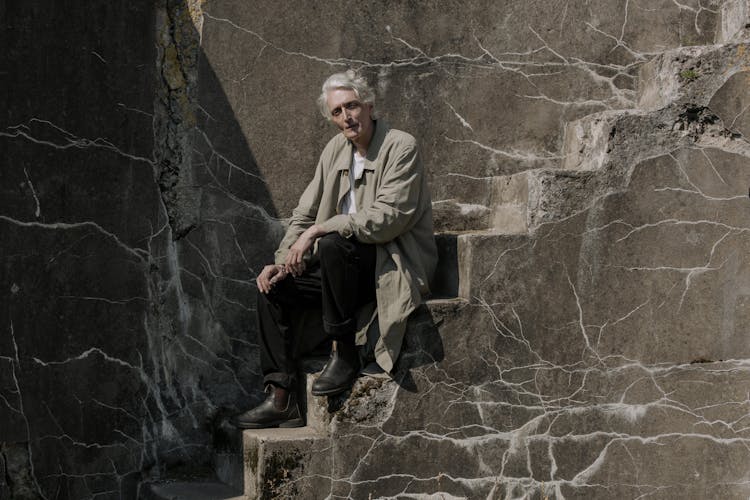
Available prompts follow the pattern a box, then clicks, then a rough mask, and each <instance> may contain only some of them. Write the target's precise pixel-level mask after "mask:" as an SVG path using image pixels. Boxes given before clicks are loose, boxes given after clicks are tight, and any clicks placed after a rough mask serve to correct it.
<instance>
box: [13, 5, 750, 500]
mask: <svg viewBox="0 0 750 500" xmlns="http://www.w3.org/2000/svg"><path fill="white" fill-rule="evenodd" d="M3 12H4V15H3V17H4V20H6V19H7V20H6V21H5V22H6V24H7V26H8V28H9V29H8V30H7V33H6V34H5V35H4V36H3V41H4V44H3V45H4V47H5V48H6V50H4V52H3V54H2V55H0V58H1V59H0V85H2V86H3V87H4V88H7V89H9V92H8V93H7V94H6V95H7V96H8V99H7V102H4V104H5V106H4V109H6V113H5V114H4V115H3V116H2V118H0V157H2V158H4V159H5V163H4V164H3V167H2V168H1V169H0V180H2V182H0V190H1V191H2V197H1V198H0V199H2V203H0V245H2V248H1V250H2V255H3V265H2V267H0V270H1V271H0V287H1V289H2V297H3V299H4V300H3V302H4V304H6V306H5V307H4V308H2V310H0V311H1V312H0V325H1V326H0V328H2V331H3V334H2V335H0V472H1V473H0V498H5V497H10V498H48V499H58V498H59V499H64V498H76V499H83V498H97V499H130V498H136V497H137V495H138V490H139V487H140V485H141V483H142V482H143V481H144V480H148V479H151V478H158V477H163V476H165V475H170V474H179V475H181V477H192V476H207V475H210V474H211V473H212V470H211V463H210V462H211V460H212V452H213V451H214V449H215V448H216V447H217V443H216V440H218V439H220V435H221V432H219V431H218V430H219V429H221V428H222V426H225V425H226V424H225V422H224V421H223V419H224V417H226V415H228V414H230V413H232V412H234V411H237V410H238V409H240V408H243V409H244V408H247V407H248V406H250V405H252V404H254V403H256V402H258V401H259V400H260V398H261V397H262V394H261V392H260V389H261V388H260V386H259V373H258V372H259V367H258V359H257V346H256V344H255V335H254V330H253V329H254V326H253V324H254V306H253V304H254V294H255V288H254V278H255V274H256V273H257V272H258V270H259V269H260V267H261V266H262V265H263V264H264V263H266V262H268V261H269V259H270V256H271V252H272V250H273V249H274V247H275V244H276V242H277V241H278V239H279V237H280V236H281V233H282V231H283V218H284V217H286V216H288V215H289V213H290V211H291V208H292V207H293V206H294V204H295V203H296V200H297V198H298V196H299V193H300V192H301V190H302V188H303V187H304V185H305V183H306V182H307V180H308V179H309V178H310V176H311V175H312V169H313V167H314V164H315V162H316V160H317V156H318V154H319V152H320V150H321V149H322V147H323V145H324V144H325V143H326V142H327V141H328V139H329V138H330V137H331V136H332V135H333V133H334V131H333V129H332V128H331V127H330V126H329V125H327V124H326V123H324V122H323V120H322V119H321V117H320V116H319V115H318V114H317V110H316V109H315V105H314V99H315V98H316V96H317V92H318V89H319V85H320V83H321V82H322V80H323V79H324V78H325V76H327V75H328V74H330V73H331V72H333V71H336V70H339V69H343V68H345V67H348V66H353V67H355V68H359V69H361V70H362V71H363V72H364V73H365V74H366V75H367V76H368V77H369V78H371V79H372V80H373V81H375V82H376V83H377V90H378V99H379V101H378V108H379V109H380V111H381V112H382V114H383V116H384V117H385V118H386V119H387V120H388V121H389V122H391V124H392V125H394V126H396V127H398V128H403V129H405V130H408V131H410V132H412V133H414V134H415V135H416V136H417V137H418V138H419V140H420V142H421V144H422V148H423V153H424V156H425V160H426V164H427V166H428V169H429V175H430V178H431V182H432V185H433V189H434V193H435V197H434V199H435V200H436V201H437V202H438V203H442V204H443V205H444V207H445V210H444V212H443V214H442V215H441V216H444V219H442V220H443V221H444V226H443V227H444V228H445V229H450V230H455V231H459V232H460V234H458V235H456V236H453V237H452V238H453V241H456V242H457V246H456V251H457V252H458V254H457V255H458V258H459V262H458V267H459V276H460V280H461V281H460V283H459V284H458V289H459V292H460V293H461V294H462V295H463V296H464V297H465V298H466V299H467V302H466V303H464V304H463V305H460V306H455V307H449V308H446V309H445V310H441V309H440V308H439V307H437V308H436V307H433V308H432V309H431V313H430V314H428V313H426V312H425V311H422V312H421V313H420V314H419V315H417V316H415V318H413V320H412V322H411V325H410V336H409V337H408V339H409V342H410V344H409V346H407V347H408V348H407V349H406V350H405V356H404V358H403V359H402V360H401V361H400V362H399V365H398V368H397V371H396V374H395V380H394V381H383V380H376V381H367V380H363V381H360V382H358V384H357V386H355V389H354V391H353V393H352V394H351V395H349V396H348V397H347V398H342V400H341V401H337V402H334V403H335V404H333V406H331V415H330V418H331V419H332V420H331V422H332V423H331V428H330V430H331V435H332V439H316V440H309V441H304V440H303V441H304V443H303V442H302V441H300V442H297V443H293V444H292V445H289V447H287V446H285V445H283V444H281V443H271V444H269V445H268V447H267V450H266V451H267V453H268V457H269V460H268V461H267V462H264V464H263V467H265V468H266V470H268V471H270V472H269V477H270V478H272V481H271V482H269V483H266V484H265V485H261V491H263V492H264V493H263V495H265V496H267V497H274V496H277V497H284V496H289V495H293V496H295V497H300V498H320V497H326V496H327V497H329V498H347V497H351V498H368V497H369V496H372V497H373V498H376V497H378V498H395V497H406V498H466V497H468V498H536V497H542V498H544V497H549V498H747V497H748V495H750V480H749V479H748V476H747V470H748V465H750V453H749V452H748V449H750V447H748V444H749V441H748V440H749V439H750V436H748V431H747V429H748V414H749V411H750V400H749V397H748V391H747V387H748V382H750V351H749V350H748V349H749V344H748V342H747V337H748V333H749V332H748V330H749V326H750V312H748V311H750V274H748V271H747V268H748V266H747V262H746V261H747V255H748V253H749V252H748V250H750V248H749V247H750V240H749V239H748V237H749V236H750V231H749V230H748V228H750V220H749V219H748V217H750V215H749V214H750V211H749V210H748V209H749V208H750V200H748V198H747V195H748V186H750V170H748V159H749V158H750V147H749V146H748V142H747V139H746V138H747V136H748V134H749V133H750V130H749V128H750V118H749V116H750V114H749V112H748V109H750V98H749V97H748V93H747V91H746V89H747V78H748V67H750V64H749V63H750V61H749V60H748V51H747V49H746V47H747V45H746V38H747V36H746V28H745V26H746V25H747V22H746V21H747V15H748V9H747V4H746V2H742V1H739V0H730V1H727V2H721V1H719V0H679V1H677V0H657V1H654V0H649V1H646V0H606V1H600V2H588V3H586V2H572V1H562V0H561V1H553V2H549V1H548V2H541V1H531V2H520V1H519V2H489V1H484V0H476V1H471V2H468V3H463V4H458V3H453V4H446V3H438V2H424V3H422V4H420V5H419V6H418V8H417V6H416V5H415V4H411V3H396V4H394V3H393V2H375V3H372V2H370V3H367V4H366V5H365V4H362V5H358V6H356V7H353V6H352V5H351V4H349V3H344V2H334V3H333V4H330V5H329V4H326V7H325V8H322V6H321V5H320V4H319V3H316V2H304V3H302V4H299V5H298V6H297V7H295V9H293V10H290V9H289V7H288V6H285V5H283V4H278V5H277V4H270V3H264V4H263V3H252V4H248V3H247V2H240V1H236V0H207V1H198V0H190V1H185V0H160V1H159V2H156V3H155V4H153V3H149V2H145V1H135V2H129V3H128V5H127V6H113V5H111V3H108V2H103V1H97V2H93V3H89V4H87V6H86V8H85V9H84V8H83V7H72V8H69V9H57V8H50V9H40V8H39V7H38V6H35V5H32V4H29V5H17V6H13V7H12V8H11V7H8V8H6V9H5V10H4V11H3ZM331 12H335V13H337V15H335V16H332V15H331ZM743 16H744V17H743ZM740 19H742V20H740ZM51 36H54V37H55V39H64V40H65V43H64V44H51V45H50V44H40V43H38V42H39V40H40V37H42V39H47V38H48V37H51ZM45 37H47V38H45ZM715 41H716V42H720V44H719V45H713V44H714V42H715ZM689 46H695V47H689ZM6 68H7V69H6ZM564 169H567V170H564ZM436 213H438V212H437V211H436ZM472 229H474V230H477V229H481V232H476V231H472ZM302 444H305V446H302ZM290 450H291V451H290ZM295 450H296V451H295ZM274 457H275V458H274Z"/></svg>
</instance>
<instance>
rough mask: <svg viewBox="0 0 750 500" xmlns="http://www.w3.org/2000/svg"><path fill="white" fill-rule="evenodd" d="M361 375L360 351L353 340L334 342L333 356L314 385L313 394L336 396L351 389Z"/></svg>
mask: <svg viewBox="0 0 750 500" xmlns="http://www.w3.org/2000/svg"><path fill="white" fill-rule="evenodd" d="M358 375H359V353H358V352H357V346H356V345H354V344H353V343H351V342H348V343H347V342H341V341H338V340H335V341H334V342H333V346H332V350H331V357H330V358H329V359H328V363H326V366H325V367H324V368H323V372H322V373H321V374H320V375H319V376H318V378H317V379H315V382H313V386H312V391H311V392H312V393H313V396H334V395H336V394H340V393H342V392H344V391H347V390H349V389H351V387H352V385H354V381H355V380H357V376H358Z"/></svg>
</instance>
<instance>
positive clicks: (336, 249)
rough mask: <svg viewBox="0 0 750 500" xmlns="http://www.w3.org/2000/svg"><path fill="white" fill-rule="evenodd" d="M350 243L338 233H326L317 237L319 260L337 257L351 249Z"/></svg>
mask: <svg viewBox="0 0 750 500" xmlns="http://www.w3.org/2000/svg"><path fill="white" fill-rule="evenodd" d="M352 247H353V245H352V243H351V242H350V241H349V240H347V239H346V238H344V237H343V236H341V235H340V234H339V233H328V234H326V235H325V236H321V237H320V238H319V239H318V257H319V258H320V259H321V260H325V259H327V258H331V257H333V258H337V257H339V256H341V255H342V253H348V252H351V251H352Z"/></svg>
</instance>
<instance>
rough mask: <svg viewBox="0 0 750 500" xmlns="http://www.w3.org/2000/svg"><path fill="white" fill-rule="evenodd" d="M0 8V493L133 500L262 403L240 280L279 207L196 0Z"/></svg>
mask: <svg viewBox="0 0 750 500" xmlns="http://www.w3.org/2000/svg"><path fill="white" fill-rule="evenodd" d="M0 18H2V19H3V23H4V25H5V26H6V27H7V29H6V30H4V31H3V47H4V50H3V55H2V56H1V57H2V58H3V60H2V64H0V67H2V68H3V69H2V71H0V85H1V86H2V88H3V89H5V90H6V91H5V92H3V94H2V95H3V103H2V104H3V106H2V107H3V110H4V111H5V112H4V113H3V115H2V118H0V157H2V159H3V160H2V161H3V166H2V169H1V170H0V172H1V173H0V176H2V179H3V181H2V183H0V186H1V187H0V189H2V197H1V199H2V210H0V235H2V237H1V238H0V241H1V244H2V249H1V250H0V252H1V253H2V255H3V259H2V262H3V265H2V267H1V268H0V269H1V270H0V283H1V284H2V285H1V288H2V294H3V295H2V297H3V304H4V305H3V307H2V312H1V313H0V322H1V323H2V329H3V334H2V335H1V336H0V373H1V375H0V469H1V472H2V473H1V474H0V497H1V498H61V499H62V498H71V499H83V498H118V499H119V498H122V499H130V498H136V496H137V491H138V488H139V484H140V483H141V482H142V481H143V480H144V479H148V478H151V477H159V476H160V475H163V473H164V470H165V469H169V470H170V471H175V470H178V471H181V473H186V474H187V473H190V474H193V473H197V472H199V471H200V470H202V469H205V468H206V467H208V466H209V465H210V461H211V455H210V453H208V452H209V451H210V450H211V449H212V439H213V438H212V429H213V426H214V423H213V422H214V421H215V420H216V419H217V418H218V416H219V415H221V414H222V412H228V411H234V410H235V409H236V408H237V405H240V404H243V405H244V404H248V403H249V402H253V401H257V399H258V398H259V397H260V396H259V394H257V393H255V392H253V391H255V387H256V385H257V383H258V373H257V371H258V369H257V364H258V361H257V359H256V357H255V356H254V354H255V346H254V344H253V341H254V337H253V335H252V328H253V327H252V325H253V321H254V318H253V306H252V304H253V297H254V295H253V294H254V285H253V277H254V273H255V269H257V266H258V265H259V264H261V263H262V262H263V261H265V260H266V259H267V258H268V255H269V254H270V252H271V251H272V247H273V246H274V245H275V242H276V240H277V239H278V233H279V223H278V222H276V221H275V219H273V216H274V215H275V208H274V206H273V203H272V201H271V198H270V196H269V195H268V192H267V190H266V187H265V185H264V184H263V182H262V181H261V180H260V179H259V173H258V172H257V167H256V166H255V163H254V161H253V155H252V153H251V152H250V150H249V149H248V146H247V144H246V141H245V140H244V136H243V135H242V133H241V127H240V125H239V124H238V123H237V121H236V119H235V117H234V114H233V113H232V111H231V108H230V107H229V105H228V104H227V102H226V99H225V98H224V97H223V92H222V91H221V85H220V83H218V82H217V81H216V78H215V76H214V75H213V73H212V71H211V69H210V65H209V64H206V63H205V58H203V57H202V51H201V48H200V22H201V12H200V3H199V2H190V3H186V2H182V1H172V0H170V1H162V2H157V3H156V4H154V3H153V2H146V1H141V2H139V1H135V2H128V3H127V4H123V5H119V6H116V5H114V4H112V3H111V2H105V1H98V2H87V3H86V5H83V4H81V5H80V6H79V5H72V4H71V5H68V4H59V5H58V4H56V5H54V6H53V5H48V4H45V3H42V2H24V3H19V2H15V3H13V4H12V5H10V4H7V5H6V4H3V6H2V7H1V8H0ZM202 61H203V62H202ZM199 77H200V78H199ZM199 79H200V81H201V85H202V88H203V89H204V92H208V91H209V89H212V90H211V95H212V106H211V107H210V108H209V107H200V106H199V105H198V91H197V83H198V81H199ZM209 112H210V113H212V115H211V116H210V117H209V114H208V113H209ZM209 120H213V123H217V120H221V129H222V137H223V138H225V139H226V140H227V141H229V142H230V143H231V144H232V147H233V148H235V151H236V152H237V158H236V159H234V160H233V161H230V160H229V158H228V154H226V153H218V152H217V151H216V150H215V149H214V146H213V145H212V143H211V142H210V140H209V138H208V136H207V135H206V131H207V130H210V127H211V125H206V121H209Z"/></svg>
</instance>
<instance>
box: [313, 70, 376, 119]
mask: <svg viewBox="0 0 750 500" xmlns="http://www.w3.org/2000/svg"><path fill="white" fill-rule="evenodd" d="M336 89H346V90H353V91H354V93H355V94H357V99H359V100H360V102H362V104H375V92H373V90H372V88H370V85H368V84H367V80H365V79H364V78H363V77H362V76H361V75H358V74H357V73H356V72H355V71H354V70H351V69H350V70H347V71H345V72H343V73H334V74H333V75H331V76H329V77H328V78H327V79H326V81H325V82H324V83H323V89H322V92H321V93H320V96H319V97H318V109H320V114H322V115H323V116H324V117H325V118H326V119H327V120H330V119H331V112H330V110H329V109H328V92H330V91H331V90H336ZM373 111H374V110H373ZM373 115H374V112H373ZM373 118H374V116H373Z"/></svg>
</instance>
